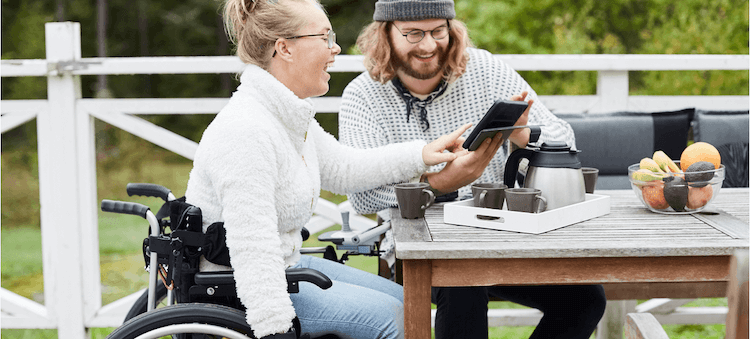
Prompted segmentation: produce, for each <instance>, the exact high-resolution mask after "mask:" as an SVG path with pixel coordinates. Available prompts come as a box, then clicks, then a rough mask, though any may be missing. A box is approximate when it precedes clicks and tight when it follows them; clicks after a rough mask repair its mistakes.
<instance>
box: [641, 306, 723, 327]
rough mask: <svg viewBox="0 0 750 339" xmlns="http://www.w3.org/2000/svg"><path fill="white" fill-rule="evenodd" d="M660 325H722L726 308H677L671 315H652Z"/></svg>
mask: <svg viewBox="0 0 750 339" xmlns="http://www.w3.org/2000/svg"><path fill="white" fill-rule="evenodd" d="M654 317H656V320H658V321H659V322H660V323H662V324H670V325H687V324H723V323H725V322H726V319H727V307H722V306H716V307H678V308H677V309H675V311H674V312H672V313H667V314H654Z"/></svg>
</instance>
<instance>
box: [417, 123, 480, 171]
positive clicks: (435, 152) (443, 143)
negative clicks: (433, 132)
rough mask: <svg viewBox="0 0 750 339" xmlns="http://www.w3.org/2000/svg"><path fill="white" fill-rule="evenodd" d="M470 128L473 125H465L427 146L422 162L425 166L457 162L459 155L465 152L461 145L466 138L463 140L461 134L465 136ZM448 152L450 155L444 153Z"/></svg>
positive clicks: (423, 149) (424, 149)
mask: <svg viewBox="0 0 750 339" xmlns="http://www.w3.org/2000/svg"><path fill="white" fill-rule="evenodd" d="M469 127H471V124H466V125H463V126H461V127H459V128H458V129H457V130H455V131H453V133H451V134H448V135H444V136H442V137H440V138H437V139H436V140H435V141H433V142H431V143H429V144H427V145H425V146H424V148H422V160H423V161H424V163H425V165H427V166H433V165H437V164H440V163H443V162H447V161H453V160H455V159H456V157H457V155H458V154H459V153H460V152H461V151H462V150H463V147H462V146H461V144H463V143H464V138H461V134H464V132H466V130H467V129H469ZM446 150H447V151H449V152H450V153H446V152H444V151H446Z"/></svg>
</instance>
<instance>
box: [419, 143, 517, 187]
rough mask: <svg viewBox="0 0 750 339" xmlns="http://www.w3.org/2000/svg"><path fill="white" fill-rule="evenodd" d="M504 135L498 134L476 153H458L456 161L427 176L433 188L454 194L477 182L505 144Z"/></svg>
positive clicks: (465, 151)
mask: <svg viewBox="0 0 750 339" xmlns="http://www.w3.org/2000/svg"><path fill="white" fill-rule="evenodd" d="M503 141H504V140H503V138H502V133H497V134H496V135H495V137H493V138H492V139H487V140H485V141H484V142H482V145H480V146H479V148H477V149H476V150H475V151H473V152H469V151H467V150H461V151H458V152H456V153H454V154H455V155H456V159H455V160H453V161H450V162H448V163H447V164H446V165H445V168H443V169H442V170H441V171H440V172H437V173H428V174H425V175H426V176H428V181H429V183H430V186H432V188H434V189H436V190H438V191H440V192H444V193H447V192H453V191H455V190H457V189H459V188H461V187H463V186H466V185H468V184H470V183H472V182H473V181H474V180H477V178H479V177H480V176H481V175H482V173H483V172H484V169H485V168H486V167H487V165H489V163H490V160H492V158H493V157H494V156H495V153H497V150H498V149H500V146H501V145H502V144H503Z"/></svg>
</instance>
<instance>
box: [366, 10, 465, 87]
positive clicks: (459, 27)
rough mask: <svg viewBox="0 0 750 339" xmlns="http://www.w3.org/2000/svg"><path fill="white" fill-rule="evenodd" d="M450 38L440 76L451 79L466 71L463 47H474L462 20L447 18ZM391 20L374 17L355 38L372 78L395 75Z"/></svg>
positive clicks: (377, 79) (380, 80)
mask: <svg viewBox="0 0 750 339" xmlns="http://www.w3.org/2000/svg"><path fill="white" fill-rule="evenodd" d="M448 23H449V25H450V27H451V29H450V32H449V34H450V42H449V44H448V58H447V59H446V64H445V70H444V71H445V72H444V74H443V78H444V79H445V80H446V81H447V82H453V81H455V80H456V79H458V77H460V76H461V75H462V74H464V72H466V64H467V62H468V61H469V54H468V53H467V51H466V48H468V47H473V46H474V45H473V44H472V43H471V40H470V39H469V32H468V30H467V29H466V25H464V23H463V22H461V21H459V20H455V19H451V20H448ZM392 25H393V22H392V21H375V22H372V23H371V24H369V25H367V27H365V28H364V29H362V32H361V33H360V34H359V37H358V38H357V48H359V50H360V52H362V54H364V55H365V68H366V69H367V72H368V73H370V77H372V78H373V79H374V80H375V81H379V82H381V83H386V82H388V81H390V80H391V79H393V78H394V77H396V68H395V67H394V63H393V61H392V60H391V40H390V35H389V33H388V32H389V30H390V29H391V26H392Z"/></svg>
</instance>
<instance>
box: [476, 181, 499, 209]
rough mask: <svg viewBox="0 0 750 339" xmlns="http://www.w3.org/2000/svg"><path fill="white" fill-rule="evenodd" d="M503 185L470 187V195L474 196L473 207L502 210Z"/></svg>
mask: <svg viewBox="0 0 750 339" xmlns="http://www.w3.org/2000/svg"><path fill="white" fill-rule="evenodd" d="M506 188H508V186H507V185H505V184H494V183H477V184H474V185H471V194H472V195H474V207H484V208H494V209H498V210H501V209H503V203H505V189H506Z"/></svg>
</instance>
